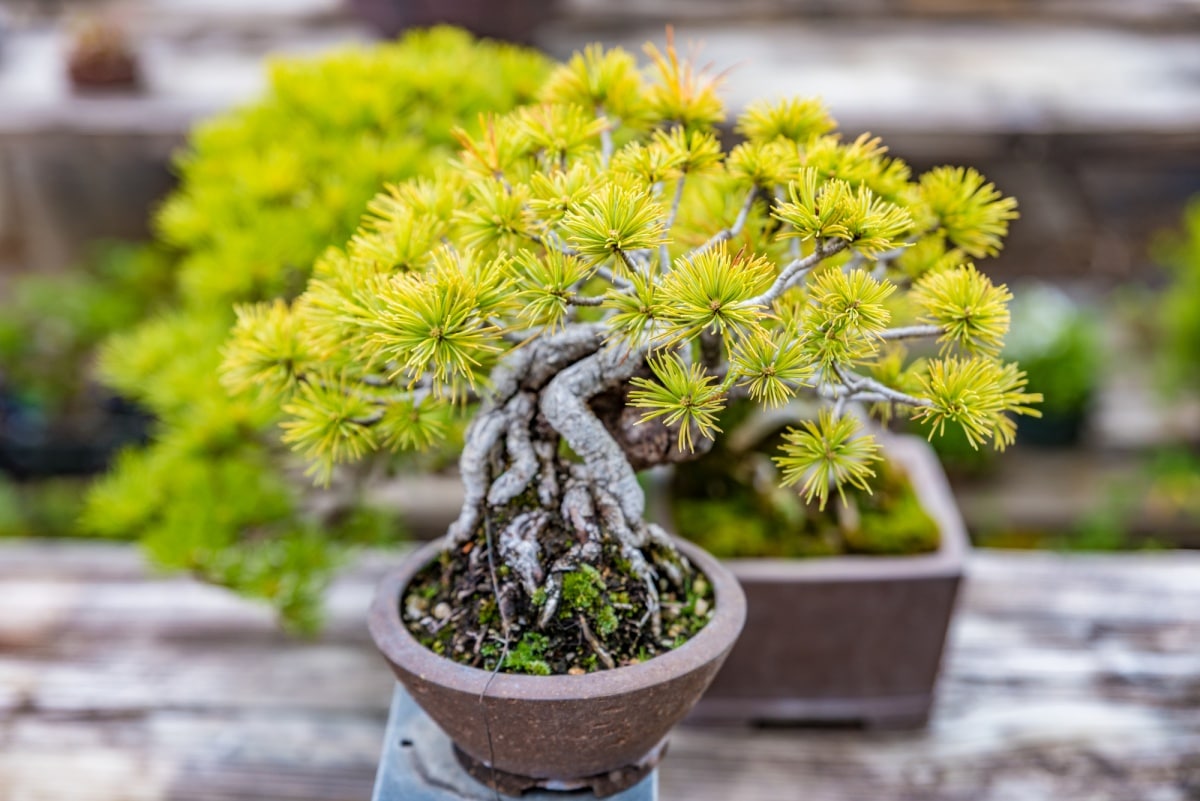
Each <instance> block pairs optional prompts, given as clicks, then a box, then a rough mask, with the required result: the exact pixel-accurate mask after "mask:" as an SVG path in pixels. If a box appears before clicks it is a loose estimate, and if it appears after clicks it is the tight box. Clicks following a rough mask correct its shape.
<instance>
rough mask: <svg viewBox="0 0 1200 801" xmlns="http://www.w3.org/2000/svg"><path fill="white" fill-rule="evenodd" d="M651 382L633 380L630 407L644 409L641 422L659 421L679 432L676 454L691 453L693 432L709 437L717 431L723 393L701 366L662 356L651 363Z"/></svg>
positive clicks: (715, 380)
mask: <svg viewBox="0 0 1200 801" xmlns="http://www.w3.org/2000/svg"><path fill="white" fill-rule="evenodd" d="M650 369H651V370H652V371H653V372H654V378H655V380H654V381H650V380H648V379H645V378H634V379H633V382H632V383H633V386H634V387H635V389H634V390H633V391H632V392H630V393H629V404H630V405H631V406H633V407H634V408H635V409H647V410H648V411H647V412H646V414H645V415H644V416H643V419H644V420H653V419H655V418H658V417H661V418H663V420H664V422H666V424H667V425H669V426H677V427H678V428H679V442H678V448H679V450H681V451H682V450H688V451H690V450H692V449H693V448H694V447H695V446H694V443H693V441H692V431H693V430H695V431H697V432H698V433H699V434H700V436H702V437H710V438H711V437H712V436H713V434H714V433H716V432H717V431H719V430H720V429H718V428H717V424H716V423H717V413H718V412H720V411H721V410H722V409H723V408H725V398H724V393H723V392H722V391H721V387H720V385H719V384H718V383H717V377H716V376H715V375H711V374H709V373H707V372H705V370H704V366H703V365H700V364H692V365H690V366H689V365H685V364H684V363H683V362H682V361H681V360H680V359H679V357H678V356H663V357H660V358H658V359H655V360H654V361H651V362H650Z"/></svg>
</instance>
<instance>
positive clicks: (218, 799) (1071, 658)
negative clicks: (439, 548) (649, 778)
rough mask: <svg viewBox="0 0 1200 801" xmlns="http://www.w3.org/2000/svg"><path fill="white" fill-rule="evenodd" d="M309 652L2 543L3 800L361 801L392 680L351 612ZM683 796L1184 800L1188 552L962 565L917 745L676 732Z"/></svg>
mask: <svg viewBox="0 0 1200 801" xmlns="http://www.w3.org/2000/svg"><path fill="white" fill-rule="evenodd" d="M395 560H396V555H395V554H379V553H371V554H366V555H364V556H363V557H362V558H360V559H358V560H357V561H356V563H355V564H354V566H353V567H352V568H351V569H349V570H347V571H346V572H345V573H344V574H343V575H342V577H341V578H340V579H339V580H338V581H337V582H336V584H335V585H334V586H333V588H332V589H331V591H330V595H329V618H330V623H329V627H328V629H327V631H326V634H325V635H324V636H323V637H322V638H321V639H319V640H316V641H312V642H302V641H296V640H291V639H288V638H287V637H285V636H283V635H281V634H279V633H278V632H277V631H275V629H274V627H273V624H272V620H271V615H270V614H269V613H268V611H267V610H265V609H264V608H262V607H260V606H257V605H255V604H253V603H250V602H246V601H242V600H239V599H236V598H234V597H232V596H230V595H228V594H227V593H225V592H223V591H221V590H218V589H214V588H211V587H206V586H203V585H200V584H197V583H195V582H193V581H190V580H188V579H186V578H180V577H163V576H158V575H154V574H153V573H151V572H149V571H148V570H147V569H146V567H145V566H144V564H143V562H142V560H141V559H140V557H139V556H138V554H137V552H136V551H135V550H133V548H131V547H129V546H123V545H105V544H78V543H72V544H60V543H43V542H9V543H3V544H0V799H5V800H6V801H42V800H43V799H44V800H45V801H76V800H80V801H82V800H83V799H86V800H87V801H151V800H156V799H196V801H200V800H201V799H203V801H233V799H239V800H240V799H270V801H290V800H291V799H313V800H314V801H315V800H318V799H319V800H320V801H332V800H333V799H364V800H365V799H367V798H369V797H370V790H371V782H372V778H373V775H374V770H375V765H376V761H377V759H378V755H379V748H380V742H381V737H382V733H383V726H384V720H385V717H386V713H387V704H388V699H389V698H390V690H391V681H392V680H391V676H390V675H389V673H388V671H387V669H386V668H385V667H384V665H383V662H382V660H381V659H380V658H379V657H377V656H376V655H375V653H374V652H373V650H372V648H371V646H370V643H369V641H368V640H367V636H366V633H365V631H364V628H363V624H362V620H363V610H364V608H365V606H366V604H367V602H368V600H369V598H370V595H371V591H372V586H373V584H374V582H375V580H376V578H377V577H378V576H379V575H380V573H381V571H383V570H384V569H386V567H387V566H388V565H389V564H393V563H394V562H395ZM662 797H663V798H664V799H688V801H705V799H713V801H718V800H719V801H726V800H727V799H739V800H741V799H745V800H746V801H754V799H771V800H772V801H779V800H780V799H793V798H794V799H804V800H805V801H847V800H848V799H856V800H857V799H863V800H864V801H866V800H868V799H869V800H870V801H875V800H876V799H879V801H906V800H907V799H912V800H913V801H916V800H917V799H920V800H921V801H941V800H943V799H945V800H946V801H951V800H953V801H1009V800H1010V799H1011V801H1040V799H1053V801H1073V800H1074V799H1088V801H1186V800H1189V799H1196V798H1200V554H1198V553H1159V554H1138V555H1121V556H1063V555H1056V554H1049V553H1032V554H1024V553H1002V552H981V553H978V554H976V555H975V556H974V557H973V559H972V563H971V576H970V579H969V583H968V585H967V588H966V591H965V595H964V596H963V598H962V604H961V610H960V615H959V617H958V620H957V624H956V625H955V628H954V632H953V639H952V643H951V646H950V648H949V652H948V656H947V661H946V665H945V678H944V681H943V685H942V693H941V701H940V706H939V707H938V709H937V711H936V714H935V716H934V719H933V721H932V724H931V725H930V727H929V729H928V730H927V731H923V732H916V733H884V732H862V731H857V730H835V731H818V730H805V729H743V728H737V727H733V728H694V727H685V728H683V729H681V730H680V731H679V732H678V733H677V734H676V736H675V737H674V739H673V741H672V746H671V753H670V755H669V757H668V759H667V760H666V762H665V763H664V765H663V768H662Z"/></svg>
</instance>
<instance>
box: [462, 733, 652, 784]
mask: <svg viewBox="0 0 1200 801" xmlns="http://www.w3.org/2000/svg"><path fill="white" fill-rule="evenodd" d="M666 753H667V741H666V740H663V741H662V742H660V743H659V744H658V745H656V746H655V747H654V749H653V750H652V751H651V752H650V753H649V754H647V755H646V757H645V758H644V759H642V760H641V761H639V762H638V763H637V764H636V765H629V766H628V767H625V768H620V769H619V770H614V771H609V772H608V773H602V774H599V775H597V776H588V777H587V778H583V779H573V780H571V781H559V780H555V779H538V778H535V777H533V776H518V775H517V774H515V773H505V772H504V771H502V770H495V769H493V768H491V767H489V766H488V765H486V764H485V763H483V762H480V761H479V760H477V759H475V758H473V757H472V756H471V755H470V754H467V753H465V752H463V751H462V750H460V749H459V748H458V747H457V746H455V748H454V755H455V756H456V757H458V763H459V764H460V765H462V766H463V768H464V769H465V770H466V771H467V773H469V774H471V776H472V777H474V778H475V780H476V781H478V782H480V783H482V784H485V785H487V786H488V787H491V788H492V789H493V790H496V791H497V792H500V793H503V794H505V795H514V796H523V795H525V794H526V793H528V792H529V791H530V790H549V791H552V792H571V791H573V790H591V791H592V793H593V794H594V795H595V796H596V797H597V798H609V797H611V796H614V795H616V794H617V793H619V792H621V791H622V790H628V789H629V788H631V787H633V786H634V785H636V784H638V783H639V782H640V781H642V779H644V778H646V777H647V776H648V775H650V773H651V771H653V770H654V769H655V768H656V767H658V763H659V762H660V761H662V758H663V756H665V755H666Z"/></svg>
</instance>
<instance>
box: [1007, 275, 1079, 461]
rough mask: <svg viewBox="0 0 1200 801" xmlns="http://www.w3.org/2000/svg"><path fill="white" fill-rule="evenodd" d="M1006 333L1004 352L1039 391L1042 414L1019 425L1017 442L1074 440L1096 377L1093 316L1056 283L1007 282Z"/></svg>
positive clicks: (1062, 443) (1067, 442)
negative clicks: (1008, 322)
mask: <svg viewBox="0 0 1200 801" xmlns="http://www.w3.org/2000/svg"><path fill="white" fill-rule="evenodd" d="M1011 313H1012V331H1013V333H1012V336H1010V337H1009V339H1008V341H1007V342H1006V343H1005V346H1004V354H1003V355H1004V356H1005V357H1006V358H1010V359H1013V360H1014V361H1017V362H1019V363H1020V364H1021V369H1022V370H1024V371H1025V376H1026V379H1027V380H1028V381H1029V386H1030V387H1031V388H1033V389H1036V390H1038V391H1039V392H1041V393H1042V395H1044V396H1045V401H1044V402H1043V403H1042V405H1041V407H1040V411H1041V413H1042V416H1041V417H1040V418H1036V419H1032V420H1030V421H1028V422H1027V423H1026V424H1025V425H1024V426H1022V429H1021V433H1022V442H1024V443H1026V444H1029V445H1036V446H1041V447H1057V448H1062V447H1070V446H1072V445H1077V444H1078V443H1079V441H1080V439H1081V437H1082V436H1083V433H1084V431H1085V429H1086V427H1087V422H1088V416H1089V414H1090V412H1091V408H1092V403H1093V401H1094V399H1095V396H1096V391H1097V387H1098V386H1099V381H1100V342H1099V329H1098V325H1097V321H1096V319H1095V318H1094V316H1093V315H1092V314H1090V313H1089V312H1088V311H1087V310H1086V309H1084V308H1083V307H1081V306H1080V304H1079V303H1078V302H1077V301H1075V300H1074V299H1072V298H1071V296H1070V295H1068V294H1067V293H1066V292H1064V291H1063V290H1062V289H1060V288H1058V287H1056V286H1054V285H1052V284H1045V283H1028V284H1022V285H1020V286H1017V287H1014V288H1013V301H1012V304H1011Z"/></svg>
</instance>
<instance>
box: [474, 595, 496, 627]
mask: <svg viewBox="0 0 1200 801" xmlns="http://www.w3.org/2000/svg"><path fill="white" fill-rule="evenodd" d="M499 619H500V615H499V613H498V609H497V606H496V601H495V599H494V598H484V599H483V600H482V601H480V602H479V622H480V623H483V624H485V625H491V624H493V623H495V622H496V621H497V620H499Z"/></svg>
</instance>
